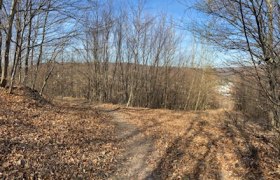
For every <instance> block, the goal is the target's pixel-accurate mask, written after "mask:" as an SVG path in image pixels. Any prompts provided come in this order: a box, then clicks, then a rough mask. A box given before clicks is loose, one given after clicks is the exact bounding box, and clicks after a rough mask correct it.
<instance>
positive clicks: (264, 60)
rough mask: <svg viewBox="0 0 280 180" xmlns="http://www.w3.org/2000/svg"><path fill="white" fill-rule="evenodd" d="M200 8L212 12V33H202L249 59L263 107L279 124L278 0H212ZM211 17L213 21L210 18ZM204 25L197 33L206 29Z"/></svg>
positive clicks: (197, 27)
mask: <svg viewBox="0 0 280 180" xmlns="http://www.w3.org/2000/svg"><path fill="white" fill-rule="evenodd" d="M196 7H197V9H198V10H199V11H201V12H203V13H206V14H207V15H209V19H210V21H209V22H210V24H211V23H212V27H211V32H210V33H208V34H207V36H206V34H205V33H200V35H202V36H204V37H205V38H207V39H208V40H210V41H211V42H213V43H215V44H216V45H218V46H220V47H222V48H224V49H227V50H235V51H236V50H238V51H239V52H241V53H243V54H244V56H245V57H247V60H250V61H247V60H242V61H240V64H241V65H242V66H243V67H248V66H250V67H251V68H252V69H254V71H253V72H252V73H253V74H254V77H255V80H256V82H257V83H258V85H259V86H258V87H259V89H260V91H261V94H262V95H263V96H264V97H265V98H266V100H267V101H266V102H262V104H261V106H262V107H263V108H264V109H266V110H269V111H270V113H269V114H270V118H271V124H272V125H273V126H274V127H279V124H280V99H279V98H280V96H279V95H280V94H279V93H280V91H279V88H280V78H279V77H280V76H279V75H280V74H279V66H280V63H279V62H280V61H279V42H280V38H279V33H280V28H279V25H278V24H279V19H280V18H279V17H280V11H279V10H280V8H279V7H280V5H279V4H278V2H277V1H273V0H265V1H257V0H252V1H247V0H235V1H231V0H226V1H221V0H212V1H203V2H200V3H198V4H197V6H196ZM211 20H212V21H211ZM202 28H205V26H203V25H202V24H200V25H198V26H196V29H195V31H196V32H204V31H203V29H202Z"/></svg>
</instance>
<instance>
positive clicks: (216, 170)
mask: <svg viewBox="0 0 280 180" xmlns="http://www.w3.org/2000/svg"><path fill="white" fill-rule="evenodd" d="M29 93H31V95H30V94H29ZM32 94H34V92H31V91H30V90H29V89H18V90H16V91H15V94H14V95H9V94H7V93H6V92H5V90H3V89H1V90H0V101H1V104H0V134H1V136H0V179H1V178H3V179H5V178H9V179H13V178H35V179H38V178H43V179H50V178H53V179H69V178H75V179H76V178H79V179H280V162H279V157H280V156H279V155H280V153H279V149H277V148H276V147H275V146H274V142H275V139H276V134H273V133H271V132H270V131H268V130H267V129H265V128H263V127H262V126H260V125H259V124H257V123H254V122H252V121H244V119H245V118H244V117H243V116H242V115H241V114H239V113H236V112H233V111H229V112H228V111H227V110H221V109H220V110H211V111H201V112H184V111H171V110H153V109H145V108H124V107H121V106H115V105H108V104H105V105H92V104H90V103H87V102H86V101H85V100H81V99H71V98H69V99H63V100H60V101H59V102H56V103H54V104H55V105H51V104H49V103H47V102H45V103H43V104H42V103H41V102H43V101H38V98H39V97H33V95H32Z"/></svg>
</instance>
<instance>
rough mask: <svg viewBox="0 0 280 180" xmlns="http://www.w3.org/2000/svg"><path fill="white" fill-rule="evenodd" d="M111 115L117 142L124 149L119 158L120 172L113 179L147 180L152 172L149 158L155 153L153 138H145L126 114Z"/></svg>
mask: <svg viewBox="0 0 280 180" xmlns="http://www.w3.org/2000/svg"><path fill="white" fill-rule="evenodd" d="M110 114H111V115H112V117H113V119H112V122H113V123H115V124H116V127H117V140H118V141H119V143H121V144H122V147H124V149H123V153H122V154H121V155H120V156H119V157H117V159H118V161H119V162H120V164H119V165H118V170H117V171H116V173H115V174H114V175H112V176H111V179H145V177H147V176H148V175H149V173H150V172H151V171H152V169H151V168H150V167H149V166H148V158H147V157H148V156H149V155H151V154H152V152H153V151H154V150H153V147H154V145H153V140H152V138H151V137H145V136H143V134H141V130H140V129H139V128H138V127H137V126H136V125H133V124H130V123H128V122H127V118H129V117H125V115H124V114H122V113H120V112H118V111H114V112H110Z"/></svg>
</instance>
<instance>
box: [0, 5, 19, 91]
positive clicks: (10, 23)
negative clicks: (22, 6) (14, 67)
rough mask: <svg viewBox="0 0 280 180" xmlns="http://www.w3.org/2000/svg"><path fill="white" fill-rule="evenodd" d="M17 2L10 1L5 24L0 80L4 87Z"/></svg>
mask: <svg viewBox="0 0 280 180" xmlns="http://www.w3.org/2000/svg"><path fill="white" fill-rule="evenodd" d="M17 4H18V0H13V1H12V6H11V9H10V14H9V17H8V26H7V34H6V40H5V41H6V42H5V52H4V66H3V69H2V75H1V82H0V84H1V87H5V86H6V85H7V82H8V80H7V75H8V66H9V55H10V45H11V39H12V29H13V22H14V17H15V13H16V7H17Z"/></svg>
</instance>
